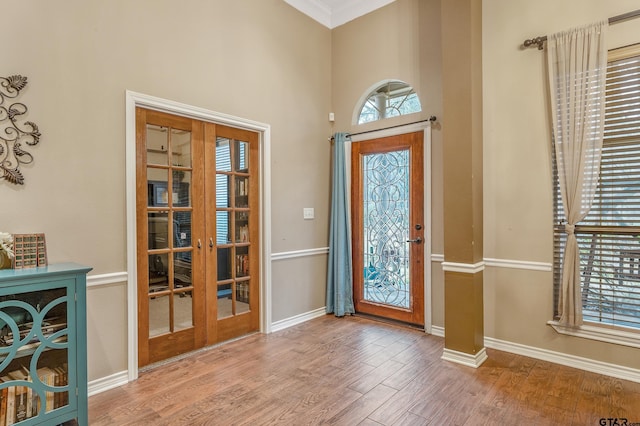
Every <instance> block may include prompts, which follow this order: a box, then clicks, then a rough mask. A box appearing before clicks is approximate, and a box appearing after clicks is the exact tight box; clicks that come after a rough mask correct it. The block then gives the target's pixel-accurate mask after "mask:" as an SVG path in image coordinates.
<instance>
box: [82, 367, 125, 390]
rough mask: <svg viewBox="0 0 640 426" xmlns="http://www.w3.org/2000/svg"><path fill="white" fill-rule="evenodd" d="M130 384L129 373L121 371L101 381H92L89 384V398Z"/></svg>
mask: <svg viewBox="0 0 640 426" xmlns="http://www.w3.org/2000/svg"><path fill="white" fill-rule="evenodd" d="M128 382H129V373H127V372H126V371H121V372H119V373H115V374H112V375H110V376H107V377H103V378H101V379H96V380H92V381H90V382H89V386H88V392H89V396H92V395H96V394H99V393H101V392H105V391H108V390H110V389H115V388H117V387H118V386H122V385H126V384H127V383H128Z"/></svg>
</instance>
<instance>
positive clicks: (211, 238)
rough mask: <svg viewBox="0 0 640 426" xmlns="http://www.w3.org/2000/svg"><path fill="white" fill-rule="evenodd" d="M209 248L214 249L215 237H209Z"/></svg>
mask: <svg viewBox="0 0 640 426" xmlns="http://www.w3.org/2000/svg"><path fill="white" fill-rule="evenodd" d="M209 247H211V248H213V237H209Z"/></svg>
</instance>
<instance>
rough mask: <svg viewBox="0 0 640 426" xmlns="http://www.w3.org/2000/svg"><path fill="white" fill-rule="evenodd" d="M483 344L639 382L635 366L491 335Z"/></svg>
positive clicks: (639, 374) (639, 373) (639, 376)
mask: <svg viewBox="0 0 640 426" xmlns="http://www.w3.org/2000/svg"><path fill="white" fill-rule="evenodd" d="M484 344H485V346H486V347H487V348H491V349H497V350H500V351H504V352H510V353H514V354H518V355H523V356H528V357H530V358H536V359H540V360H543V361H548V362H553V363H555V364H560V365H565V366H567V367H573V368H578V369H580V370H585V371H590V372H592V373H597V374H603V375H605V376H611V377H615V378H618V379H623V380H630V381H632V382H637V383H640V370H638V369H635V368H629V367H624V366H622V365H616V364H610V363H607V362H602V361H596V360H593V359H589V358H583V357H579V356H575V355H569V354H565V353H562V352H555V351H550V350H547V349H541V348H534V347H531V346H526V345H521V344H519V343H512V342H506V341H504V340H498V339H494V338H492V337H485V338H484Z"/></svg>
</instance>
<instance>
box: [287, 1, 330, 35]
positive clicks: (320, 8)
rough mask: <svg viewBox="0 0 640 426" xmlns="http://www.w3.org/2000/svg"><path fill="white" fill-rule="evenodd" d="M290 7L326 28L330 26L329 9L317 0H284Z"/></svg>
mask: <svg viewBox="0 0 640 426" xmlns="http://www.w3.org/2000/svg"><path fill="white" fill-rule="evenodd" d="M284 1H285V2H287V3H289V5H291V6H292V7H294V8H296V9H298V10H299V11H300V12H302V13H304V14H305V15H307V16H309V17H310V18H312V19H315V20H316V21H318V22H320V23H321V24H322V25H324V26H325V27H327V28H332V27H331V9H330V8H329V7H327V5H325V4H324V3H321V2H319V1H317V0H284Z"/></svg>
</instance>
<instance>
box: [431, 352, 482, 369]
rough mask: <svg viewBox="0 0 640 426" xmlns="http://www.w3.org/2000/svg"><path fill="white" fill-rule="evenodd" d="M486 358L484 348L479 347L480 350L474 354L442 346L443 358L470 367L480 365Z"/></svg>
mask: <svg viewBox="0 0 640 426" xmlns="http://www.w3.org/2000/svg"><path fill="white" fill-rule="evenodd" d="M487 358H488V357H487V350H486V349H485V348H482V349H480V352H478V353H477V354H475V355H472V354H467V353H464V352H458V351H454V350H451V349H447V348H444V351H443V352H442V359H443V360H445V361H450V362H455V363H456V364H462V365H466V366H467V367H472V368H478V367H480V366H481V365H482V363H483V362H485V361H486V360H487Z"/></svg>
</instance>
